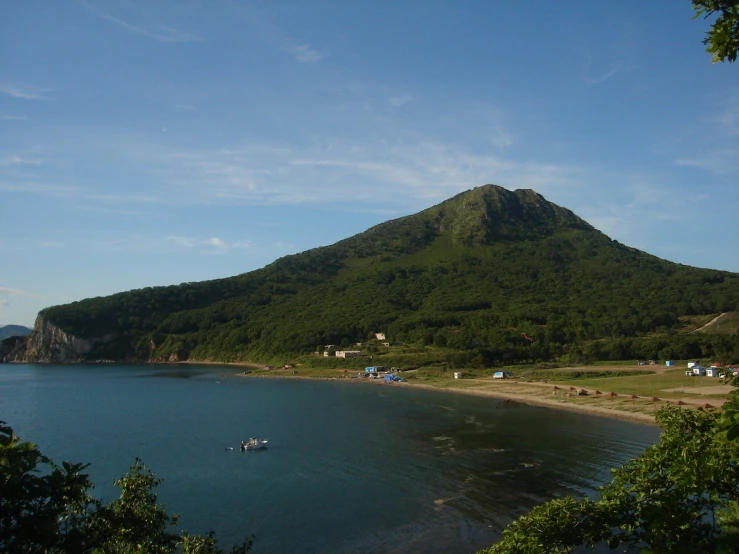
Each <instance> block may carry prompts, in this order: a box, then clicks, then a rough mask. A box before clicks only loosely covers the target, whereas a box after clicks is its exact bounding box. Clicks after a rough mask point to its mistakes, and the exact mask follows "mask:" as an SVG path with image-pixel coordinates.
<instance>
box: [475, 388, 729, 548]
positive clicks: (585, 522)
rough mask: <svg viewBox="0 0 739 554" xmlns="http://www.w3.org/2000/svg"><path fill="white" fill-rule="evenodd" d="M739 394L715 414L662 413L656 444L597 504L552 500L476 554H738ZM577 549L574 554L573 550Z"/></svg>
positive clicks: (617, 476) (617, 474)
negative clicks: (604, 551) (597, 549)
mask: <svg viewBox="0 0 739 554" xmlns="http://www.w3.org/2000/svg"><path fill="white" fill-rule="evenodd" d="M738 409H739V396H737V393H734V394H733V396H732V399H731V400H730V402H729V403H728V405H727V406H726V407H725V408H724V410H723V412H722V413H721V414H715V413H709V412H705V411H702V410H698V411H693V410H683V409H680V408H676V407H674V406H673V407H668V408H663V409H662V410H660V412H659V413H658V414H657V421H658V423H659V424H660V425H661V426H662V427H664V432H663V433H662V436H661V437H660V441H659V443H657V444H656V445H654V446H652V447H650V448H648V449H647V450H646V452H644V454H642V455H641V456H640V457H639V458H637V459H635V460H631V461H630V462H628V463H627V464H625V465H624V466H623V467H621V468H619V469H616V470H613V480H612V481H611V483H609V484H608V485H606V486H605V487H602V488H601V490H600V498H599V499H598V500H597V501H595V500H589V499H584V500H576V499H573V498H569V497H568V498H564V499H558V500H554V501H551V502H547V503H546V504H543V505H541V506H537V507H536V508H534V509H533V510H531V512H529V513H528V514H527V515H524V516H522V517H521V518H519V519H518V520H516V521H514V522H513V523H511V524H510V525H509V526H508V528H507V529H506V530H505V531H504V534H503V539H502V540H501V541H499V542H498V543H497V544H496V545H494V546H493V547H491V548H489V549H488V550H485V551H484V553H481V554H548V553H555V552H575V551H578V552H580V551H582V550H579V549H578V547H581V546H582V547H586V548H593V547H594V546H595V545H598V544H603V545H608V546H609V547H610V548H614V549H618V551H619V552H645V553H647V552H651V553H654V554H694V553H698V552H700V553H705V554H710V553H717V554H718V553H726V554H728V553H733V552H737V551H739V526H738V524H739V465H737V459H738V458H739V442H737V440H736V432H735V429H736V421H737V417H736V414H737V410H738ZM576 549H578V550H576Z"/></svg>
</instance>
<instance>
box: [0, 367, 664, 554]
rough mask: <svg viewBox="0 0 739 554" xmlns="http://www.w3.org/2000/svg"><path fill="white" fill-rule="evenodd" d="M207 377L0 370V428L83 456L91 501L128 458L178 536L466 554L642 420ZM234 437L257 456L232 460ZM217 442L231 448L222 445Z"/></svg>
mask: <svg viewBox="0 0 739 554" xmlns="http://www.w3.org/2000/svg"><path fill="white" fill-rule="evenodd" d="M233 372H234V371H232V370H230V369H227V368H223V367H210V366H188V367H185V368H182V367H176V368H168V367H166V366H94V365H85V366H34V365H3V366H0V419H2V420H5V421H7V422H8V423H9V424H10V425H11V426H12V427H13V428H14V430H15V432H16V433H17V434H18V435H20V436H21V437H23V438H25V439H27V440H31V441H32V442H35V443H37V444H39V446H40V447H41V450H42V451H43V452H44V453H45V454H47V455H49V456H50V457H51V458H52V459H54V460H57V461H60V460H62V459H64V460H70V461H75V462H90V463H91V464H92V465H91V466H90V468H89V472H90V474H91V477H92V479H93V481H94V482H95V483H96V484H97V486H96V489H95V491H96V493H97V494H98V495H99V496H101V497H102V498H104V499H106V500H107V499H110V498H111V497H112V495H114V494H115V490H114V489H113V488H112V487H111V485H110V482H111V481H112V480H113V478H115V477H117V476H120V475H122V474H123V473H125V471H126V470H127V468H128V466H129V465H130V464H131V462H132V461H133V460H134V458H135V457H136V456H138V457H140V458H141V459H142V460H143V461H144V462H145V463H146V464H147V465H148V466H149V467H150V468H151V469H152V470H153V471H154V472H155V473H156V474H157V475H158V476H159V477H162V478H164V483H163V484H162V485H161V487H160V488H159V493H160V500H161V501H163V502H165V503H166V504H167V507H168V509H169V510H170V511H174V512H178V513H180V514H181V515H182V520H181V523H182V526H183V527H184V528H186V529H188V530H189V531H192V532H204V531H207V530H209V529H213V530H215V531H216V533H217V535H218V537H219V538H220V540H221V543H222V544H223V545H227V544H230V543H232V542H236V541H239V540H240V539H241V538H243V536H245V535H246V534H249V533H253V534H254V535H256V542H255V547H254V552H255V553H256V554H259V553H273V552H274V553H280V552H290V551H293V552H304V553H319V552H320V553H343V552H359V553H375V552H377V553H380V552H398V553H400V552H411V551H414V552H429V553H434V552H439V553H441V552H460V553H464V552H474V551H476V550H477V549H479V548H481V547H483V546H486V545H489V544H490V543H492V542H493V541H494V540H495V538H496V537H497V536H498V535H497V533H498V532H499V531H500V529H502V528H503V527H504V526H505V524H506V523H507V522H508V521H510V520H511V519H512V518H514V517H516V516H517V515H519V514H521V513H524V512H525V511H526V510H527V509H528V508H530V507H531V506H533V505H534V504H536V503H538V502H541V501H543V500H546V499H549V498H552V497H555V496H561V495H565V494H576V495H589V494H592V493H593V490H594V487H595V486H597V485H599V484H602V483H604V482H606V481H607V480H608V479H609V475H610V474H609V471H608V470H609V468H610V467H612V466H614V465H618V464H620V463H623V462H624V461H626V460H627V459H629V458H632V457H635V456H637V455H638V454H640V453H641V452H642V451H643V450H644V448H645V447H646V446H648V445H650V444H652V443H654V442H655V441H656V440H657V437H658V433H659V430H658V429H655V428H653V427H647V426H642V425H637V424H633V423H626V422H622V421H615V420H610V419H606V418H600V417H594V416H588V415H580V414H576V413H571V412H564V411H556V410H551V409H548V408H541V407H533V406H523V405H522V406H520V407H518V408H505V409H503V408H499V409H495V404H496V401H495V400H493V399H485V398H478V397H472V396H463V395H455V394H447V393H441V392H435V391H427V390H414V389H413V388H412V387H410V386H403V385H400V386H399V385H394V384H387V385H370V384H367V383H361V382H357V381H356V380H346V381H303V380H300V381H298V380H294V381H293V380H278V379H258V378H243V377H233V376H231V373H233ZM250 436H259V437H262V438H268V439H269V448H268V449H267V450H264V451H256V452H246V453H244V452H240V451H239V449H238V444H239V441H241V440H242V439H247V438H248V437H250ZM228 447H234V450H226V448H228Z"/></svg>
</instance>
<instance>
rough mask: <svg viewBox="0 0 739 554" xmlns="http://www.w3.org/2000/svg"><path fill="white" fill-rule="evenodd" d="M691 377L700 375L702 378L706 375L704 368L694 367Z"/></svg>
mask: <svg viewBox="0 0 739 554" xmlns="http://www.w3.org/2000/svg"><path fill="white" fill-rule="evenodd" d="M693 375H700V376H701V377H704V376H705V375H706V368H705V367H702V366H699V365H697V366H694V367H693Z"/></svg>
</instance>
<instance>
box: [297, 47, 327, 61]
mask: <svg viewBox="0 0 739 554" xmlns="http://www.w3.org/2000/svg"><path fill="white" fill-rule="evenodd" d="M289 50H290V52H291V53H292V54H293V55H294V56H295V59H296V60H298V61H299V62H300V63H315V62H317V61H319V60H320V59H321V58H323V54H322V53H321V52H319V51H318V50H314V49H313V48H311V47H310V46H308V45H307V44H299V45H295V46H291V47H290V49H289Z"/></svg>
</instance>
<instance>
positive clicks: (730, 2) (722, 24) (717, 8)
mask: <svg viewBox="0 0 739 554" xmlns="http://www.w3.org/2000/svg"><path fill="white" fill-rule="evenodd" d="M692 1H693V10H695V17H700V16H703V18H704V19H707V18H709V17H713V16H715V17H716V18H715V20H714V21H713V24H712V25H711V29H710V31H708V32H707V33H706V38H705V39H703V44H705V45H706V51H707V52H709V53H710V54H711V55H712V57H713V63H717V62H723V61H725V60H728V61H729V62H734V61H736V55H737V52H738V51H739V1H737V0H692Z"/></svg>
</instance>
